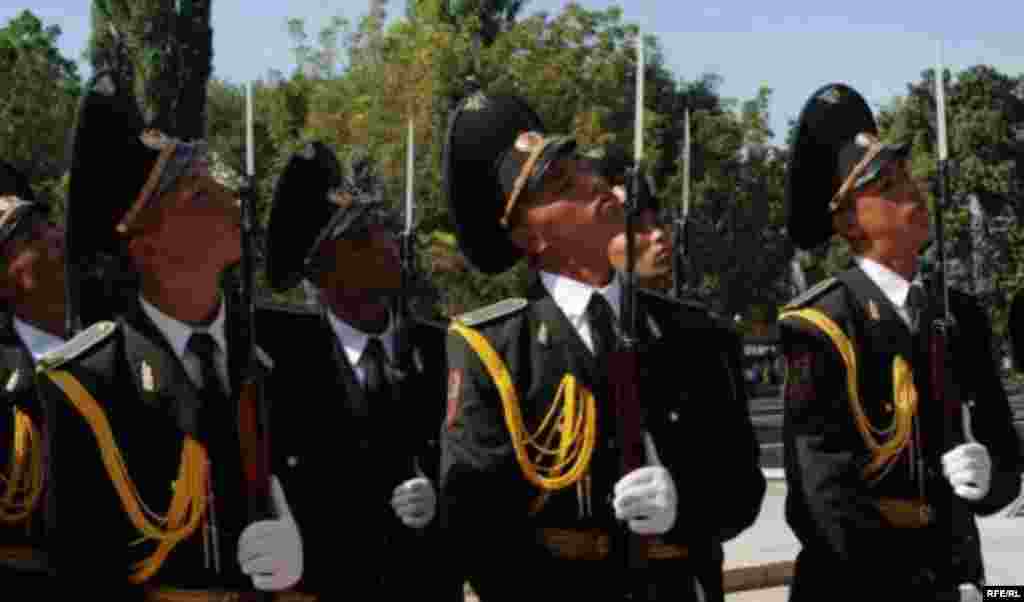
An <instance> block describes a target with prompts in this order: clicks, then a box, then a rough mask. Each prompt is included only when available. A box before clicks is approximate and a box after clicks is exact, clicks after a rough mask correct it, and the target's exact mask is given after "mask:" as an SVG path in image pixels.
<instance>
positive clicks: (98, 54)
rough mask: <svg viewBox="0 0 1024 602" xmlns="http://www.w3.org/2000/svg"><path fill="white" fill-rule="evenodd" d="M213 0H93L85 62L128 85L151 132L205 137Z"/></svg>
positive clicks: (210, 61)
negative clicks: (115, 73)
mask: <svg viewBox="0 0 1024 602" xmlns="http://www.w3.org/2000/svg"><path fill="white" fill-rule="evenodd" d="M211 5H212V0H181V1H180V2H178V1H172V0H94V1H93V4H92V23H93V27H92V38H91V40H90V44H89V51H88V54H89V58H90V60H91V62H92V64H93V67H94V69H95V70H97V71H99V70H100V69H103V68H111V69H116V70H118V71H119V72H120V73H121V76H122V78H123V81H125V82H129V83H130V84H131V85H132V87H133V89H134V90H135V93H136V97H137V98H138V99H139V104H140V108H141V109H142V111H143V114H144V115H145V117H146V119H147V121H148V122H149V123H151V124H152V125H153V126H154V127H156V128H159V129H161V130H164V131H166V132H168V133H169V134H171V135H174V136H178V137H181V138H185V139H195V138H202V137H204V136H205V134H206V83H207V80H208V79H209V78H210V74H211V72H212V57H213V45H212V44H213V32H212V30H211V28H210V14H211V12H210V11H211Z"/></svg>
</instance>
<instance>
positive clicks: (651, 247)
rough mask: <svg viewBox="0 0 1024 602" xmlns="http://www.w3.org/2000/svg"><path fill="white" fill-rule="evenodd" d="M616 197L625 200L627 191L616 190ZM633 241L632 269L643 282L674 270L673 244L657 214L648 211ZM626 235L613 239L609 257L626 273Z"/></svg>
mask: <svg viewBox="0 0 1024 602" xmlns="http://www.w3.org/2000/svg"><path fill="white" fill-rule="evenodd" d="M616 189H617V190H616V196H618V197H620V198H621V199H623V200H625V191H623V190H621V187H620V186H616ZM635 228H636V229H635V232H634V241H633V249H634V250H633V257H634V260H635V262H636V263H635V265H634V266H633V269H634V270H635V272H636V274H637V275H638V276H639V277H641V278H652V277H655V276H661V275H663V274H665V273H667V272H668V271H669V270H670V269H672V243H671V240H670V239H669V237H668V235H667V234H666V231H665V227H664V224H662V223H661V222H660V221H659V220H658V215H657V212H655V211H654V210H652V209H646V210H644V211H641V212H640V215H639V216H638V219H637V220H636V226H635ZM626 246H627V245H626V232H625V231H623V232H622V233H621V234H619V235H618V236H616V237H615V238H613V239H612V241H611V244H610V245H609V247H608V257H609V258H610V259H611V262H612V265H613V266H615V268H616V269H618V270H620V271H625V270H626Z"/></svg>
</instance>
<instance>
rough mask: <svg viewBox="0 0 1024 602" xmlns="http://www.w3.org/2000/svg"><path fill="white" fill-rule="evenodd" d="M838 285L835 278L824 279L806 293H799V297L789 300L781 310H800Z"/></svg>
mask: <svg viewBox="0 0 1024 602" xmlns="http://www.w3.org/2000/svg"><path fill="white" fill-rule="evenodd" d="M838 284H839V280H838V279H837V278H835V277H832V278H826V279H824V280H822V281H821V282H819V283H817V284H815V285H814V286H812V287H811V288H809V289H807V290H806V291H804V292H802V293H800V294H799V295H797V296H796V297H794V298H793V299H791V300H790V301H789V303H787V304H786V305H785V306H783V308H782V310H783V311H788V310H790V309H798V308H801V307H803V306H805V305H807V304H808V303H811V302H812V301H814V300H815V299H817V298H819V297H821V296H822V295H824V294H825V293H827V292H828V291H830V290H832V289H833V288H835V287H836V286H837V285H838Z"/></svg>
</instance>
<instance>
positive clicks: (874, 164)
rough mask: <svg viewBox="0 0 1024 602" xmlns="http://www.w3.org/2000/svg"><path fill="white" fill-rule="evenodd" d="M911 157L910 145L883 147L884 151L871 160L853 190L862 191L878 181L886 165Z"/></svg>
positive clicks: (888, 145) (905, 143)
mask: <svg viewBox="0 0 1024 602" xmlns="http://www.w3.org/2000/svg"><path fill="white" fill-rule="evenodd" d="M909 156H910V144H909V143H907V142H904V143H901V144H886V145H885V146H884V147H882V150H880V151H878V154H877V155H875V158H874V159H872V160H871V162H870V163H869V164H868V166H867V167H865V168H864V173H862V174H861V175H860V177H858V178H857V181H856V182H854V184H853V188H852V190H862V189H863V188H864V187H865V186H867V185H868V184H871V183H872V182H874V181H875V180H877V179H878V176H880V175H881V174H882V169H883V168H884V167H885V166H886V165H888V164H889V163H892V162H893V161H902V160H903V159H906V158H907V157H909Z"/></svg>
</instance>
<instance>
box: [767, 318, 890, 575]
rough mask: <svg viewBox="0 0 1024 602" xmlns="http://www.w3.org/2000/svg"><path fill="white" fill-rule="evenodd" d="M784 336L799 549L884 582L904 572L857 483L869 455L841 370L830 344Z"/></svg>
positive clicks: (789, 480) (789, 462) (788, 464)
mask: <svg viewBox="0 0 1024 602" xmlns="http://www.w3.org/2000/svg"><path fill="white" fill-rule="evenodd" d="M783 336H784V338H783V353H784V354H785V358H786V382H785V387H784V393H783V398H784V410H783V442H784V448H785V452H784V453H785V471H786V484H787V487H788V494H787V495H788V497H789V499H787V519H788V522H789V524H790V526H791V527H792V528H793V530H794V532H795V534H796V535H797V537H798V538H799V539H800V540H801V542H802V543H803V544H804V547H805V548H807V547H813V548H814V550H815V553H816V554H818V555H822V554H823V555H825V556H826V557H828V556H831V562H830V564H834V563H842V564H843V566H844V568H846V569H847V570H848V572H849V574H852V575H858V574H870V575H872V577H873V579H875V580H879V579H884V577H885V576H884V573H885V572H886V570H888V569H889V568H895V567H899V566H901V565H903V562H901V561H900V558H899V556H900V552H901V550H899V549H894V546H892V545H891V541H890V539H889V538H888V537H887V536H886V535H887V534H886V531H887V530H888V529H890V527H889V525H888V524H887V523H886V521H885V519H884V518H883V517H882V515H881V513H880V512H879V510H878V508H877V506H876V505H875V503H874V501H873V496H872V495H871V492H870V491H869V490H868V488H867V484H866V483H865V482H864V480H863V478H862V477H861V470H862V468H863V467H864V466H865V465H866V463H867V461H868V452H867V450H866V448H865V446H864V443H863V441H862V440H861V439H860V435H859V434H858V433H857V431H856V427H855V425H854V422H853V417H852V415H851V412H850V409H849V402H848V399H847V394H846V384H845V383H846V381H845V379H846V368H845V367H844V366H843V364H842V363H841V360H840V358H839V356H838V355H837V353H836V352H835V350H834V349H833V348H832V347H831V343H826V342H825V341H823V340H821V339H818V338H816V337H813V336H811V335H808V334H805V333H789V334H784V335H783ZM879 582H883V581H879Z"/></svg>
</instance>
